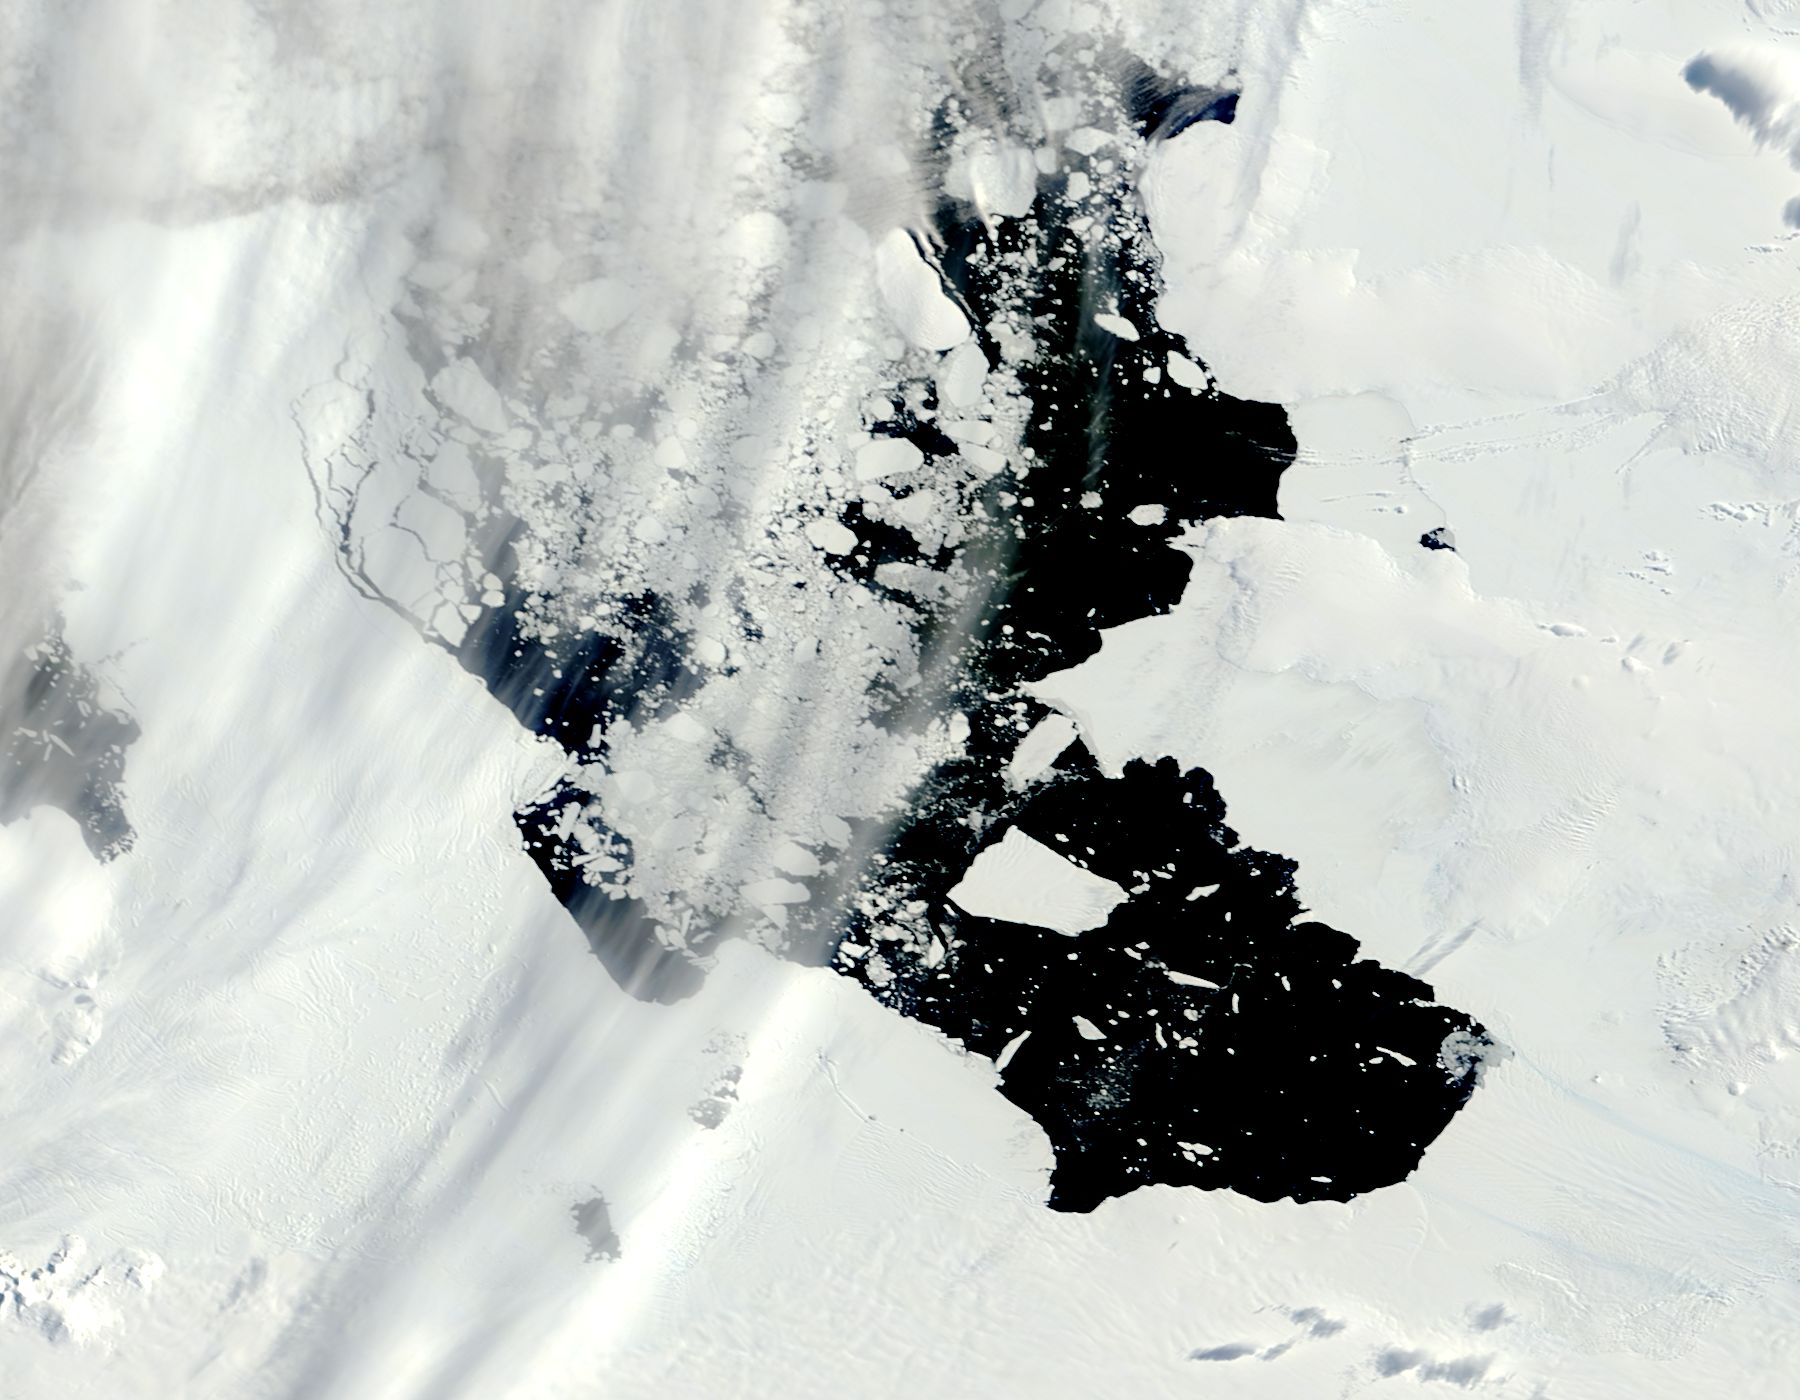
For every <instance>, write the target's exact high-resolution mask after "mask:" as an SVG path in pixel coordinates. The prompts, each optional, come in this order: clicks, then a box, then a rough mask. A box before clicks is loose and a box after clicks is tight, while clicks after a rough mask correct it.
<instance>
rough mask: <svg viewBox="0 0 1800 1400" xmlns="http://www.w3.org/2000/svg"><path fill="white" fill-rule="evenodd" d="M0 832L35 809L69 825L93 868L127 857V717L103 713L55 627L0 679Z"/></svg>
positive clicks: (94, 684) (90, 681)
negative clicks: (3, 727) (1, 727)
mask: <svg viewBox="0 0 1800 1400" xmlns="http://www.w3.org/2000/svg"><path fill="white" fill-rule="evenodd" d="M0 683H3V688H0V714H4V715H6V716H8V717H9V721H10V724H11V728H10V732H8V733H7V734H6V735H5V737H4V739H0V826H3V825H5V824H7V823H9V822H12V821H16V820H17V819H18V818H20V817H22V816H24V815H25V814H26V813H27V812H28V811H30V810H31V809H32V808H33V807H39V806H49V807H56V808H59V809H61V810H62V811H64V812H66V813H68V815H69V816H70V817H72V818H74V820H75V822H76V824H77V825H79V826H80V828H81V835H82V839H83V841H85V842H86V844H87V848H88V850H89V851H90V852H91V853H92V854H93V856H94V858H95V859H96V860H100V861H108V860H112V859H114V858H115V857H117V856H121V855H123V854H124V853H125V852H126V851H128V850H130V849H131V845H132V841H133V839H134V836H133V832H132V829H131V822H130V820H129V819H128V818H127V816H126V814H125V794H124V782H125V751H126V749H127V748H129V747H130V746H131V744H132V743H133V742H135V741H136V739H137V737H138V733H139V730H138V726H137V723H136V722H135V721H134V720H132V719H131V718H130V716H128V715H125V714H122V713H120V712H119V711H116V710H113V709H109V708H108V707H107V706H106V705H105V704H103V703H102V701H101V698H100V686H99V682H98V681H97V680H96V679H95V677H94V676H93V674H92V673H91V672H90V671H88V670H87V669H86V668H85V667H83V666H81V665H80V664H78V663H77V662H76V660H75V658H74V656H73V655H72V653H71V652H70V651H69V647H68V643H67V642H65V641H64V640H63V635H62V627H61V622H60V619H55V620H52V622H51V623H50V624H49V625H48V626H47V627H46V628H45V629H44V633H43V635H42V636H41V637H40V638H39V639H38V640H37V641H36V642H34V643H32V644H31V645H30V646H29V647H27V648H26V649H25V650H24V652H23V653H22V654H21V655H19V656H18V657H16V658H15V659H14V660H13V662H12V663H11V665H10V666H9V667H8V668H7V669H6V671H5V672H4V673H0Z"/></svg>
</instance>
